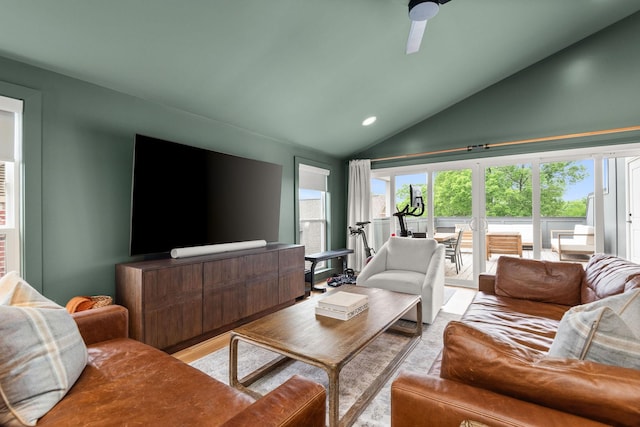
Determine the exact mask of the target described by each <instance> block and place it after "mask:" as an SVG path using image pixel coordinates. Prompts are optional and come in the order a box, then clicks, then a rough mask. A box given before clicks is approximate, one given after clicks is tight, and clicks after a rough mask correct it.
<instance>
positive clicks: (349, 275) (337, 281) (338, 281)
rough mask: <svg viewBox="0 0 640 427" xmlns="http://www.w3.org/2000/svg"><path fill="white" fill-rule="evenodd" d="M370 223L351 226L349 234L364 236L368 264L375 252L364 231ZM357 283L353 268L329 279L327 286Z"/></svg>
mask: <svg viewBox="0 0 640 427" xmlns="http://www.w3.org/2000/svg"><path fill="white" fill-rule="evenodd" d="M369 223H370V222H369V221H364V222H356V227H351V226H349V234H350V235H352V236H355V237H356V238H357V237H358V236H362V243H363V244H364V252H365V255H366V256H367V260H366V262H369V260H370V259H371V258H372V257H373V253H374V250H373V248H370V247H369V243H368V242H367V234H366V233H365V231H364V227H365V226H366V225H367V224H369ZM355 283H356V275H355V272H354V271H353V269H352V268H347V269H346V270H345V271H343V272H342V274H337V275H335V276H333V277H330V278H328V279H327V285H329V286H333V287H338V286H342V285H352V284H355Z"/></svg>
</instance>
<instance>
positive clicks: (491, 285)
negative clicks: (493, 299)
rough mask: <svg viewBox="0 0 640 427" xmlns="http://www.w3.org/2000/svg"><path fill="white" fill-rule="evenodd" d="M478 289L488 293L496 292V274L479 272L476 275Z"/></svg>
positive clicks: (493, 293)
mask: <svg viewBox="0 0 640 427" xmlns="http://www.w3.org/2000/svg"><path fill="white" fill-rule="evenodd" d="M478 290H479V291H480V292H483V293H485V294H488V295H495V294H496V275H495V274H487V273H480V275H479V276H478Z"/></svg>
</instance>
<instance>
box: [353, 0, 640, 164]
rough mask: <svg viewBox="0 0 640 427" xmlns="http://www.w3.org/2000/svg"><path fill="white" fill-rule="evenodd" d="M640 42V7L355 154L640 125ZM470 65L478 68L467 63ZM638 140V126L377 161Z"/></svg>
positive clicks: (413, 150) (426, 159)
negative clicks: (547, 140) (624, 130)
mask: <svg viewBox="0 0 640 427" xmlns="http://www.w3.org/2000/svg"><path fill="white" fill-rule="evenodd" d="M638 46H640V13H636V14H634V15H632V16H630V17H629V18H627V19H625V20H623V21H621V22H619V23H617V24H615V25H613V26H611V27H609V28H606V29H605V30H603V31H601V32H599V33H597V34H595V35H594V36H591V37H589V38H587V39H585V40H583V41H581V42H579V43H577V44H575V45H573V46H570V47H569V48H567V49H565V50H563V51H561V52H559V53H557V54H556V55H553V56H551V57H549V58H547V59H545V60H543V61H541V62H539V63H537V64H535V65H533V66H531V67H529V68H527V69H525V70H523V71H521V72H519V73H517V74H515V75H513V76H511V77H509V78H507V79H505V80H503V81H501V82H499V83H497V84H495V85H493V86H491V87H489V88H487V89H485V90H484V91H482V92H479V93H477V94H476V95H474V96H472V97H470V98H468V99H466V100H464V101H462V102H460V103H458V104H456V105H454V106H452V107H451V108H449V109H447V110H445V111H444V112H441V113H439V114H437V115H435V116H433V117H431V118H429V119H427V120H425V121H423V122H421V123H419V124H417V125H415V126H413V127H411V128H409V129H407V130H405V131H403V132H401V133H399V134H397V135H395V136H393V137H391V138H389V139H387V140H386V141H384V142H381V143H380V144H377V145H375V146H373V147H371V148H369V149H367V150H365V151H363V152H361V153H358V154H357V155H355V156H354V158H371V159H376V158H384V157H390V156H398V155H403V154H412V153H424V152H430V151H438V150H443V149H448V148H458V147H466V146H469V145H476V144H487V143H498V142H506V141H514V140H522V139H529V138H538V137H548V136H555V135H566V134H571V133H581V132H589V131H596V130H603V129H614V128H620V127H627V126H637V125H640V49H639V48H638ZM469 72H473V69H472V68H470V69H469ZM425 84H429V83H428V82H426V83H425ZM436 84H437V83H436ZM639 141H640V132H633V133H625V134H619V135H615V136H606V137H602V136H601V137H589V138H581V139H577V140H576V139H573V140H565V141H556V142H552V143H537V144H529V145H520V146H516V147H513V146H512V147H510V148H492V149H489V150H483V151H481V152H463V153H462V154H459V153H457V154H453V155H437V156H427V157H423V158H421V159H411V160H394V161H388V162H375V163H374V164H373V166H374V167H383V166H384V167H388V166H400V165H408V164H415V163H426V162H433V161H444V160H455V159H460V158H468V156H479V155H481V156H496V155H503V154H518V153H522V152H533V151H547V150H554V149H565V148H576V147H579V146H588V145H603V144H613V143H625V142H639Z"/></svg>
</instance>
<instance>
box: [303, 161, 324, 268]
mask: <svg viewBox="0 0 640 427" xmlns="http://www.w3.org/2000/svg"><path fill="white" fill-rule="evenodd" d="M328 177H329V170H328V169H323V168H319V167H316V166H311V165H307V164H302V163H300V165H299V170H298V212H299V215H298V218H299V221H300V240H299V241H300V244H302V245H304V247H305V254H307V255H308V254H313V253H317V252H323V251H326V250H327V239H328V238H327V231H328V226H327V225H328V215H327V212H328V211H329V209H328V206H327V205H328V185H327V179H328ZM307 264H309V265H307V266H306V267H307V268H310V263H307ZM317 267H320V268H322V267H326V262H323V263H318V264H317ZM317 267H316V268H317Z"/></svg>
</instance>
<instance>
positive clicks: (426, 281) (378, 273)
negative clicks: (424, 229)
mask: <svg viewBox="0 0 640 427" xmlns="http://www.w3.org/2000/svg"><path fill="white" fill-rule="evenodd" d="M444 255H445V248H444V245H442V244H440V243H438V242H436V241H435V240H434V239H415V238H408V237H393V236H392V237H390V238H389V240H388V241H387V242H386V243H385V244H384V245H382V247H381V248H380V250H378V253H376V255H375V256H374V257H373V258H371V261H369V263H368V264H367V265H366V266H365V267H364V268H363V269H362V271H361V272H360V274H359V275H358V277H357V278H356V285H358V286H368V287H371V288H382V289H388V290H391V291H397V292H405V293H408V294H413V295H421V296H422V321H423V322H424V323H433V321H434V319H435V318H436V315H437V314H438V312H439V311H440V308H442V304H443V302H444ZM406 319H409V320H413V321H415V320H416V316H415V313H413V312H410V313H409V314H408V315H407V317H406Z"/></svg>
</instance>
